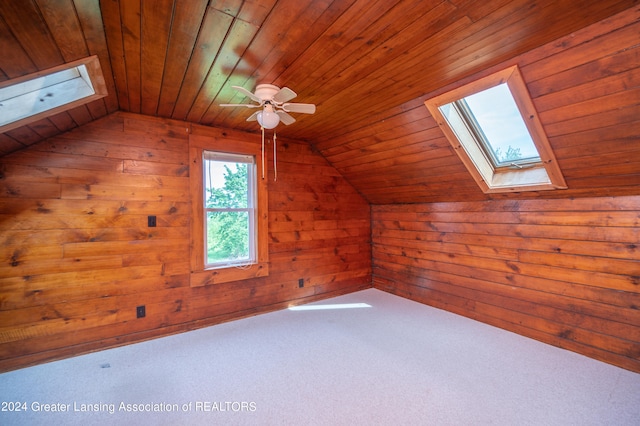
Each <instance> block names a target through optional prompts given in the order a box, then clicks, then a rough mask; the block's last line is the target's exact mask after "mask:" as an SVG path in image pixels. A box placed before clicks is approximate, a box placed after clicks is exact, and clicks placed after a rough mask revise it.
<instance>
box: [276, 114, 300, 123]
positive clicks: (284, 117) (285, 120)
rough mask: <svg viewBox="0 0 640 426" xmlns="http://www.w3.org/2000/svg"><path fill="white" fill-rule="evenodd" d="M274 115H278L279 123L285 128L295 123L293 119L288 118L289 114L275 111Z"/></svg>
mask: <svg viewBox="0 0 640 426" xmlns="http://www.w3.org/2000/svg"><path fill="white" fill-rule="evenodd" d="M276 114H278V116H280V121H282V122H283V123H284V124H286V125H287V126H288V125H289V124H291V123H295V121H296V119H295V118H293V117H292V116H290V115H289V114H287V113H286V112H284V111H276Z"/></svg>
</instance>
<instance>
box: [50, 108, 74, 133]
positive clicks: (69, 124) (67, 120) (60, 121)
mask: <svg viewBox="0 0 640 426" xmlns="http://www.w3.org/2000/svg"><path fill="white" fill-rule="evenodd" d="M49 120H51V122H52V123H53V125H54V126H56V128H57V129H58V130H59V132H61V133H63V132H66V131H69V130H71V129H73V128H75V127H77V124H76V123H75V121H73V118H71V116H70V115H69V113H68V112H67V111H63V112H60V113H58V114H55V115H52V116H51V117H49Z"/></svg>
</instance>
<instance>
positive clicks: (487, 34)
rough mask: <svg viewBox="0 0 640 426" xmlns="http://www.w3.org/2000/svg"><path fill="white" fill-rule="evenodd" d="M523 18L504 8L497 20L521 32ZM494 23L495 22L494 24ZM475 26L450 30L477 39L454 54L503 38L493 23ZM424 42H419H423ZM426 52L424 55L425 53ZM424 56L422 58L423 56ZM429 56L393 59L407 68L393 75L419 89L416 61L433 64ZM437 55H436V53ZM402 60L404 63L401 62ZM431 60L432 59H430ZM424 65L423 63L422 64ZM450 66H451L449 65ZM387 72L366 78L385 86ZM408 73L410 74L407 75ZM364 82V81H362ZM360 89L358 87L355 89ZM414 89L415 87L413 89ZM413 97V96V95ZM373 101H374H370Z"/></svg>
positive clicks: (345, 94)
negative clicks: (486, 41) (455, 30)
mask: <svg viewBox="0 0 640 426" xmlns="http://www.w3.org/2000/svg"><path fill="white" fill-rule="evenodd" d="M487 19H488V18H487ZM522 19H523V18H522V17H521V16H519V15H518V14H517V13H515V12H514V11H512V10H509V9H506V10H504V11H502V13H501V15H500V19H499V22H508V23H509V27H515V28H516V32H520V33H521V32H523V31H525V30H524V29H522V27H523V26H522V25H520V22H521V20H522ZM494 25H495V24H494ZM476 27H478V28H475V27H474V26H473V24H472V25H465V27H464V29H463V31H457V32H453V31H452V32H451V33H450V34H451V35H453V37H454V38H457V39H459V40H460V42H461V43H462V42H464V41H466V40H467V39H468V38H470V37H473V39H477V40H476V41H475V42H474V43H465V44H466V46H465V47H464V48H462V49H457V50H456V53H455V54H454V57H455V56H461V57H464V55H462V54H461V53H460V52H463V51H464V52H467V51H468V52H469V55H479V53H476V52H477V48H476V47H475V46H476V45H477V44H478V43H480V41H479V40H487V39H491V40H494V39H495V40H501V39H503V38H504V37H503V35H502V34H500V32H499V31H498V30H496V29H494V28H493V25H488V26H485V25H484V20H481V21H479V22H478V23H477V24H476ZM444 35H445V34H444V33H443V32H441V33H438V34H437V36H438V37H440V38H442V37H443V36H444ZM424 43H425V42H423V43H421V44H424ZM428 44H429V45H430V46H434V47H435V48H437V46H439V45H440V43H437V42H431V41H429V42H428ZM425 53H426V55H425ZM423 56H424V58H423ZM430 56H431V52H430V51H429V50H428V49H426V50H422V51H421V54H420V55H419V56H413V55H407V56H406V58H405V59H404V60H403V61H397V60H396V61H393V62H392V64H393V66H395V67H398V68H399V69H402V70H407V71H405V72H403V73H401V74H400V75H398V73H396V74H395V75H396V76H397V77H395V79H396V80H398V81H405V80H407V81H411V80H413V81H414V83H413V85H414V86H418V90H419V86H420V80H422V79H423V77H419V78H417V77H418V74H419V73H417V72H416V69H418V70H419V69H420V68H419V67H418V63H420V62H426V63H427V64H429V65H431V66H433V63H430V61H429V57H430ZM436 56H437V55H436ZM440 56H442V55H440ZM450 60H451V57H446V58H444V57H442V58H441V59H440V61H442V62H445V61H447V62H448V61H450ZM403 62H404V63H403ZM431 62H432V61H431ZM423 67H424V65H423ZM449 67H451V66H449ZM388 74H389V71H388V70H387V69H386V68H380V69H377V70H373V71H372V73H371V74H369V75H368V76H367V78H368V79H378V80H379V85H380V86H381V87H385V86H390V85H392V84H393V82H390V81H389V80H388V78H387V77H386V76H387V75H388ZM403 74H407V75H406V76H403ZM409 74H410V75H409ZM385 83H389V84H385ZM363 84H364V83H363ZM357 90H360V89H357ZM387 90H388V91H391V90H390V89H387ZM414 90H415V89H414ZM394 92H396V93H400V94H402V96H403V97H406V96H407V94H406V92H407V91H406V90H396V91H394ZM421 93H424V91H422V92H421ZM372 95H373V93H372ZM340 96H341V97H343V98H344V97H348V91H344V92H340ZM414 97H415V96H414ZM351 98H353V96H351ZM389 101H390V102H394V103H395V102H397V101H396V100H395V99H393V98H392V99H389ZM340 103H341V105H342V104H343V103H344V101H342V100H341V102H340ZM372 103H375V102H372ZM366 112H367V111H366V110H365V111H363V110H362V109H361V110H360V111H358V113H357V114H353V115H351V114H350V116H351V117H352V118H353V119H354V120H355V119H356V118H358V117H359V115H358V114H365V113H366Z"/></svg>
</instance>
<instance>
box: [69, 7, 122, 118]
mask: <svg viewBox="0 0 640 426" xmlns="http://www.w3.org/2000/svg"><path fill="white" fill-rule="evenodd" d="M73 2H74V6H75V11H76V14H77V17H78V21H79V22H80V28H81V31H82V34H83V35H84V38H85V40H86V44H87V49H88V52H89V55H97V56H98V59H99V60H100V67H101V68H102V75H103V77H104V80H105V83H106V85H107V91H108V93H109V96H107V97H105V98H103V100H104V102H105V105H106V108H107V111H108V112H109V113H112V112H115V111H117V110H118V109H119V106H118V91H117V89H116V84H115V81H114V73H113V70H112V66H111V60H110V57H109V48H108V46H107V39H106V35H105V27H104V23H103V19H102V11H101V10H100V0H73Z"/></svg>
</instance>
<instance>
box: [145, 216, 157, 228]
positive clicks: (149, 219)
mask: <svg viewBox="0 0 640 426" xmlns="http://www.w3.org/2000/svg"><path fill="white" fill-rule="evenodd" d="M147 225H148V226H149V228H155V227H156V217H155V216H149V217H147Z"/></svg>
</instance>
